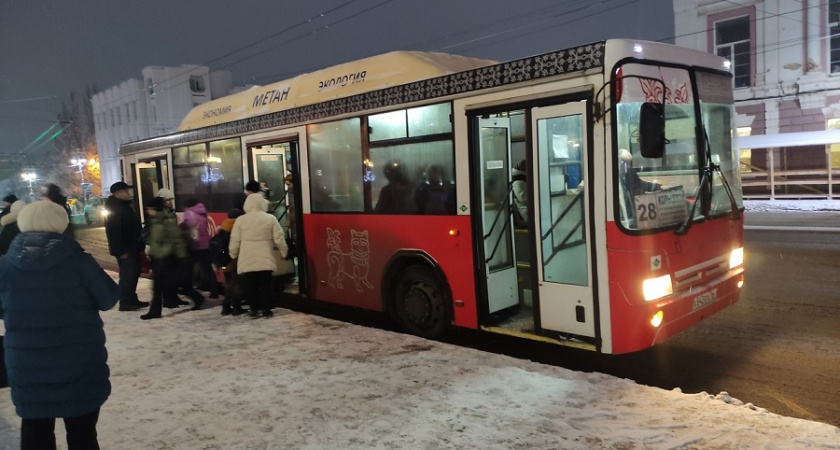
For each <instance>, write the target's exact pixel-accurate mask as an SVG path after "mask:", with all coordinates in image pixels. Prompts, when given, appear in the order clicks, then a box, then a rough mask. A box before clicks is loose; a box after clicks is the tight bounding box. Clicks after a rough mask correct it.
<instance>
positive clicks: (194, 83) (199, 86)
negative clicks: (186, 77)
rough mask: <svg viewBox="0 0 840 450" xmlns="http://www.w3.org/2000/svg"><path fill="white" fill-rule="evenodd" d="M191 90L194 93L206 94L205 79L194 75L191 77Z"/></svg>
mask: <svg viewBox="0 0 840 450" xmlns="http://www.w3.org/2000/svg"><path fill="white" fill-rule="evenodd" d="M190 90H191V91H193V92H204V77H200V76H197V75H192V76H191V77H190Z"/></svg>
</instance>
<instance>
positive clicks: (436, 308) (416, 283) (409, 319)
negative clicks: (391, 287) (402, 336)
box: [394, 266, 449, 338]
mask: <svg viewBox="0 0 840 450" xmlns="http://www.w3.org/2000/svg"><path fill="white" fill-rule="evenodd" d="M395 293H396V297H395V299H394V300H395V302H394V303H395V304H394V307H395V310H396V315H397V318H398V320H399V322H400V325H402V327H403V328H404V329H405V330H406V331H408V332H409V333H411V334H414V335H417V336H421V337H425V338H439V337H441V336H442V335H443V333H444V332H445V331H446V330H447V328H448V326H449V312H448V311H449V310H448V308H447V304H446V295H445V291H444V287H443V283H441V282H440V280H439V279H438V277H437V276H435V274H434V272H432V269H430V268H428V267H423V266H411V267H409V268H407V269H405V270H404V271H403V272H402V273H401V274H400V278H399V281H398V282H397V285H396V292H395Z"/></svg>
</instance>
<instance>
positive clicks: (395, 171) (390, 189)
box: [373, 160, 410, 214]
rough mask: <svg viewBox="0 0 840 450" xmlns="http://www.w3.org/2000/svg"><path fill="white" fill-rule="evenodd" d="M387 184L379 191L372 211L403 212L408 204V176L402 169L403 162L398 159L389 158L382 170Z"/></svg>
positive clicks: (385, 212) (382, 212) (405, 211)
mask: <svg viewBox="0 0 840 450" xmlns="http://www.w3.org/2000/svg"><path fill="white" fill-rule="evenodd" d="M382 171H383V173H384V175H385V179H386V180H388V184H387V185H385V186H383V187H382V189H381V190H380V191H379V199H378V200H377V201H376V206H374V208H373V211H374V212H376V213H380V214H405V213H407V212H410V211H408V210H407V207H408V205H409V202H408V200H409V199H408V197H409V194H410V192H409V187H408V178H407V177H406V176H405V173H404V171H403V164H402V162H400V161H398V160H391V161H388V162H387V163H386V164H385V168H384V169H383V170H382Z"/></svg>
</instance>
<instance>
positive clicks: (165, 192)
mask: <svg viewBox="0 0 840 450" xmlns="http://www.w3.org/2000/svg"><path fill="white" fill-rule="evenodd" d="M157 196H158V197H160V198H162V199H164V200H169V199H171V198H175V194H173V193H172V191H170V190H169V189H166V188H163V189H161V190H159V191H158V193H157Z"/></svg>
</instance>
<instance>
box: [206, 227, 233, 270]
mask: <svg viewBox="0 0 840 450" xmlns="http://www.w3.org/2000/svg"><path fill="white" fill-rule="evenodd" d="M228 245H230V233H228V232H227V231H219V232H218V233H217V234H216V235H215V236H213V237H212V238H210V247H209V248H208V250H209V252H210V262H212V263H213V264H215V265H216V267H225V266H227V265H228V264H230V260H231V258H230V252H229V250H228Z"/></svg>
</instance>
